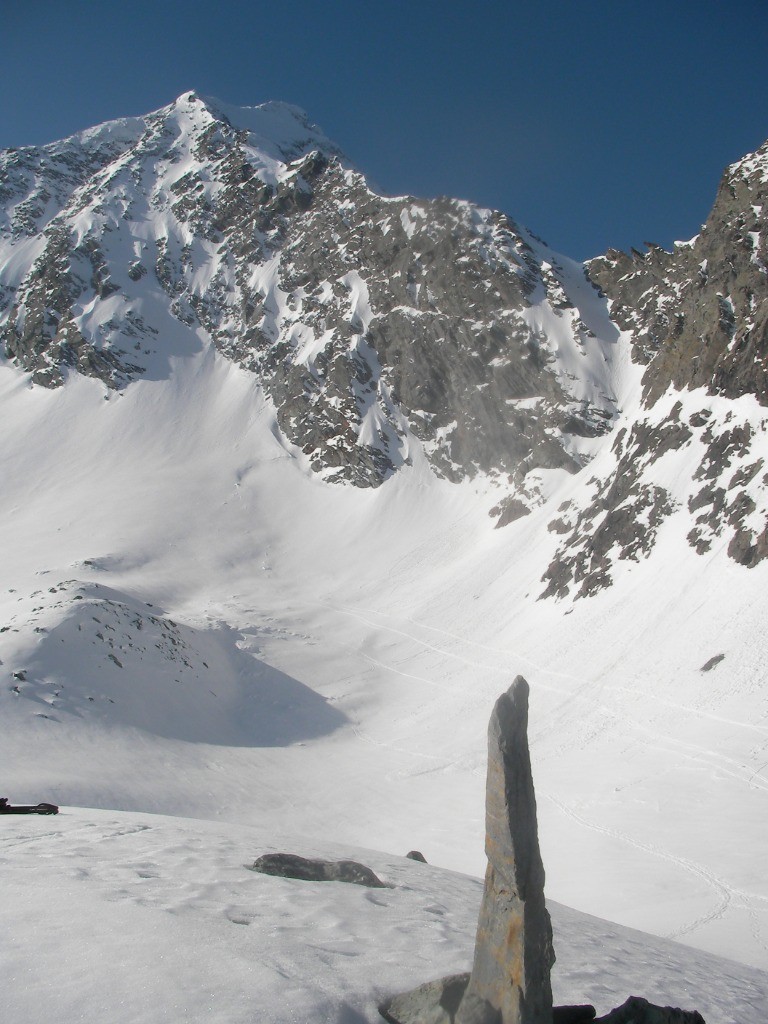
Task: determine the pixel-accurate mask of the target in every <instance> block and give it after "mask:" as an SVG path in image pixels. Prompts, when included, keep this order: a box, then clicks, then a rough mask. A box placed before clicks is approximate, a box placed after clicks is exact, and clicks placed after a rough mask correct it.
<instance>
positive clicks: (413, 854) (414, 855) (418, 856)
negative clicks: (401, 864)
mask: <svg viewBox="0 0 768 1024" xmlns="http://www.w3.org/2000/svg"><path fill="white" fill-rule="evenodd" d="M405 856H406V857H407V858H408V860H417V861H419V863H420V864H426V863H427V858H426V857H425V856H424V854H423V853H420V852H419V851H418V850H410V851H409V852H408V853H406V855H405Z"/></svg>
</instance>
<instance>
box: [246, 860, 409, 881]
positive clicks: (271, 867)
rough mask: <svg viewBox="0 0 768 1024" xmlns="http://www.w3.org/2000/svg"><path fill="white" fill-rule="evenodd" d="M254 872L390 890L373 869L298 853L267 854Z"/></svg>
mask: <svg viewBox="0 0 768 1024" xmlns="http://www.w3.org/2000/svg"><path fill="white" fill-rule="evenodd" d="M251 870H252V871H259V872H260V873H261V874H263V875H277V876H279V877H280V878H298V879H301V880H302V881H305V882H350V883H352V884H353V885H365V886H368V887H369V888H371V889H387V888H389V886H387V884H386V883H385V882H382V881H381V879H380V878H378V877H377V876H376V874H375V873H374V872H373V871H371V869H370V868H368V867H366V866H365V864H360V863H358V862H357V861H355V860H336V861H334V860H322V859H319V858H317V859H316V858H307V857H299V856H298V855H297V854H295V853H266V854H264V855H263V856H262V857H258V858H257V859H256V860H255V861H254V862H253V864H252V866H251Z"/></svg>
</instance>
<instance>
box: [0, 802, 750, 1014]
mask: <svg viewBox="0 0 768 1024" xmlns="http://www.w3.org/2000/svg"><path fill="white" fill-rule="evenodd" d="M2 826H3V827H2V832H1V833H0V858H2V874H3V926H2V927H3V932H4V934H3V942H2V952H0V964H2V978H3V1004H4V1010H5V1013H4V1017H5V1019H6V1020H8V1021H24V1022H25V1024H49V1022H50V1021H52V1020H56V1021H58V1022H60V1024H74V1022H75V1021H83V1020H87V1021H95V1020H109V1021H111V1022H113V1024H129V1022H130V1024H156V1022H158V1021H166V1020H167V1021H188V1022H190V1024H194V1022H198V1021H199V1022H201V1024H202V1022H205V1024H219V1022H220V1024H241V1022H242V1024H250V1022H252V1021H254V1020H260V1021H264V1022H266V1024H285V1022H286V1021H296V1022H304V1021H315V1022H318V1024H321V1022H342V1024H362V1022H368V1024H376V1022H377V1021H380V1020H381V1018H380V1017H379V1014H378V1012H377V1005H378V1004H379V1003H380V1002H381V1001H383V1000H384V999H386V998H387V997H389V996H391V995H392V994H394V993H395V992H398V991H403V990H405V989H407V988H409V987H411V986H415V985H417V984H420V983H421V982H423V981H427V980H430V979H431V978H435V977H439V976H441V975H443V974H447V973H452V972H456V971H462V970H467V969H468V967H469V965H470V963H471V957H472V948H473V942H474V929H475V924H476V917H477V912H478V909H479V903H480V895H481V891H482V887H481V883H480V882H479V880H477V879H474V878H468V877H466V876H462V875H459V874H455V873H454V872H450V871H445V870H441V869H439V868H435V867H432V866H429V865H424V864H419V863H416V862H414V861H410V860H406V859H405V858H404V857H398V856H393V855H391V854H382V853H373V852H372V851H368V850H359V849H354V848H351V849H350V848H348V847H341V846H338V845H336V846H333V845H330V844H326V843H319V842H316V841H314V840H308V839H306V838H301V837H296V836H289V835H285V834H282V835H279V836H278V835H275V834H273V833H271V832H270V833H269V834H268V835H267V834H265V832H264V830H263V829H261V828H258V827H253V826H251V827H247V826H243V825H231V824H228V825H223V824H221V823H214V822H207V821H194V820H191V819H181V818H169V817H162V816H155V815H149V814H135V813H125V812H123V813H118V812H114V811H93V810H86V809H81V808H77V809H76V808H69V807H67V808H63V809H62V813H61V814H60V815H59V816H58V817H56V818H34V817H13V818H5V819H3V821H2ZM277 850H291V851H297V850H300V851H301V852H303V853H304V854H306V855H312V856H326V857H333V858H341V857H350V856H352V857H354V858H355V859H358V860H361V861H362V862H363V863H366V864H368V865H370V866H371V867H372V868H373V869H374V870H375V871H376V872H377V873H378V875H379V877H380V878H381V879H382V880H383V881H386V882H387V883H388V884H389V885H390V886H391V888H386V889H367V888H364V887H362V886H356V885H348V884H345V883H341V882H301V881H296V880H293V879H283V878H274V877H270V876H267V875H260V874H257V873H255V872H252V871H249V870H248V867H249V865H250V864H251V863H252V862H253V860H254V858H255V857H256V856H258V855H260V854H261V853H264V852H271V851H277ZM403 852H405V851H403ZM550 910H551V913H552V916H553V925H554V933H555V951H556V953H557V963H556V965H555V967H554V970H553V977H552V981H553V990H554V998H555V1002H556V1003H563V1002H592V1003H593V1004H594V1005H595V1006H596V1007H597V1009H598V1012H600V1013H604V1012H607V1011H608V1010H609V1009H610V1008H612V1007H613V1006H615V1005H619V1004H620V1003H622V1002H624V1000H625V998H626V997H627V996H628V995H629V994H632V993H638V992H641V993H642V994H643V995H645V996H646V997H647V998H649V999H650V1000H652V1001H653V1002H656V1003H659V1004H661V1005H674V1006H683V1007H688V1008H693V1007H696V1008H698V1009H699V1011H700V1012H701V1013H702V1014H703V1015H704V1018H705V1019H706V1021H707V1022H708V1024H762V1022H763V1021H764V1019H765V1014H764V1011H765V1006H766V1005H768V974H766V973H765V972H762V971H758V970H755V969H750V968H748V967H745V966H743V965H741V964H737V963H734V962H732V961H727V960H723V959H720V958H716V957H713V956H711V955H709V954H706V953H702V952H700V951H696V950H693V949H690V948H688V947H685V946H682V945H679V944H677V943H674V942H668V941H664V940H659V939H656V938H652V937H650V936H648V935H643V934H642V933H640V932H636V931H632V930H630V929H626V928H620V927H618V926H615V925H609V924H607V923H605V922H603V921H599V920H597V919H596V918H593V917H589V916H587V915H584V914H579V913H577V912H575V911H573V910H568V909H567V908H565V907H562V906H560V905H559V904H551V905H550Z"/></svg>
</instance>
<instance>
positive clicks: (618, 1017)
mask: <svg viewBox="0 0 768 1024" xmlns="http://www.w3.org/2000/svg"><path fill="white" fill-rule="evenodd" d="M594 1024H705V1021H704V1018H703V1017H702V1016H701V1014H700V1013H699V1012H698V1010H679V1009H677V1007H674V1006H656V1005H655V1004H654V1003H649V1002H648V1000H647V999H643V998H642V997H641V996H630V997H629V999H628V1000H627V1001H626V1003H622V1005H621V1006H617V1007H616V1009H615V1010H611V1012H610V1013H607V1014H606V1015H605V1016H604V1017H598V1018H597V1019H596V1020H595V1022H594Z"/></svg>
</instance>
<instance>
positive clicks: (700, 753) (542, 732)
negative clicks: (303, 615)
mask: <svg viewBox="0 0 768 1024" xmlns="http://www.w3.org/2000/svg"><path fill="white" fill-rule="evenodd" d="M334 610H335V611H338V612H341V613H342V614H345V615H349V616H350V617H352V618H355V619H357V620H358V621H360V622H363V623H364V624H365V625H368V626H371V627H373V628H376V629H384V630H386V631H387V632H389V633H393V634H395V635H397V636H401V637H405V638H406V639H408V640H411V641H413V642H414V643H416V644H418V645H419V646H421V647H423V648H424V649H426V650H429V651H432V652H433V653H436V654H439V655H440V656H442V657H447V658H451V659H453V660H455V661H460V662H462V663H464V664H467V665H472V666H477V667H480V668H483V669H487V670H489V671H492V672H495V673H497V674H500V675H505V676H507V677H508V676H509V668H508V666H506V665H505V666H503V667H500V666H498V665H493V664H489V663H488V662H481V661H478V660H477V659H476V658H469V657H464V656H462V655H460V654H456V653H455V652H453V651H449V650H446V648H445V647H436V646H435V645H434V644H430V643H428V642H426V641H424V640H422V639H421V638H420V637H418V636H416V635H415V634H414V633H411V632H408V631H406V630H403V629H397V628H395V627H393V626H387V625H384V624H382V623H381V622H377V621H376V620H375V618H371V617H370V616H374V615H379V616H382V617H386V618H394V617H395V616H392V615H389V614H388V613H386V612H372V611H370V610H368V611H366V612H365V614H363V613H361V612H359V611H355V610H353V609H351V608H343V607H336V608H335V609H334ZM406 621H407V622H411V623H412V624H413V625H415V626H418V627H419V628H422V629H428V630H431V631H433V632H436V633H440V634H442V635H444V636H446V637H448V638H449V639H450V640H453V641H456V642H458V643H460V644H465V645H467V646H472V647H477V648H479V649H481V650H485V651H489V652H491V653H493V654H498V655H499V656H501V657H507V658H511V657H515V658H518V659H519V660H522V661H526V662H527V663H528V664H529V665H530V667H531V668H532V669H534V670H535V671H536V672H539V673H541V674H542V675H545V676H554V677H556V678H560V679H564V680H565V679H569V680H572V681H573V682H575V683H576V684H577V685H578V686H579V689H578V690H576V691H568V690H564V689H561V688H558V687H555V686H552V685H551V684H549V683H542V682H541V680H537V681H536V685H537V686H540V687H541V688H542V689H546V690H549V691H550V692H554V693H557V694H559V695H561V696H563V697H565V698H566V699H565V701H564V702H563V704H562V705H561V706H560V708H559V709H558V711H557V712H556V714H555V715H552V716H550V717H549V719H548V721H547V723H546V724H545V725H543V726H539V728H538V730H537V732H536V734H535V737H533V738H534V739H535V740H537V741H538V740H541V739H543V738H544V737H545V736H547V735H550V734H551V733H553V732H554V731H556V730H557V729H558V727H559V723H560V721H561V720H562V719H563V718H565V717H567V716H566V715H565V714H564V712H565V708H566V707H567V706H568V705H569V704H570V703H573V702H575V701H583V702H584V703H586V704H588V705H589V706H590V708H591V710H592V711H597V712H599V713H600V714H602V715H604V716H605V717H606V718H608V719H613V720H619V721H621V722H623V724H624V725H626V726H627V727H628V728H630V729H632V730H633V731H635V732H640V733H642V734H644V735H646V736H648V738H649V739H650V740H651V743H650V744H649V745H650V746H652V747H653V748H655V749H658V750H665V751H667V752H673V753H680V754H682V755H683V756H685V757H686V758H687V759H688V760H691V761H699V762H700V763H702V764H706V765H708V766H709V767H713V768H716V769H717V770H719V771H722V772H725V773H726V774H727V775H730V776H731V777H733V778H735V779H738V780H739V781H740V782H743V783H745V784H746V785H748V786H749V787H750V788H753V789H762V790H765V791H767V792H768V781H766V780H763V779H759V781H756V780H757V779H758V772H756V771H755V770H753V769H752V768H751V766H747V765H744V764H741V763H740V762H738V761H737V760H735V759H734V758H732V757H729V756H728V755H726V754H721V753H720V752H719V751H717V750H712V749H711V748H708V747H701V746H699V745H698V744H695V743H691V742H690V741H686V740H682V739H679V738H677V737H672V736H669V735H668V736H667V737H666V739H667V740H668V741H669V743H670V744H671V745H670V746H666V747H665V746H662V745H661V744H660V743H659V728H658V726H654V728H653V729H651V728H650V727H648V726H644V725H642V724H641V723H639V722H638V721H637V719H635V718H632V717H630V716H629V715H627V714H626V713H624V712H623V711H621V710H619V709H617V708H615V707H613V706H611V705H608V704H606V703H604V702H603V701H601V700H597V699H596V698H594V697H592V696H590V695H589V693H588V692H587V691H588V690H590V689H597V688H600V689H601V691H602V692H603V693H605V686H604V684H603V683H602V681H601V680H599V679H596V680H584V679H582V678H580V677H579V676H576V675H573V674H572V673H565V672H557V671H554V670H552V669H548V668H545V667H544V666H542V665H541V664H540V663H537V662H536V661H534V660H533V659H531V658H530V657H528V656H526V655H524V654H521V653H520V652H518V651H512V650H509V649H504V648H494V647H491V646H489V645H487V644H479V643H477V642H476V641H473V640H469V639H466V638H465V637H462V636H460V635H458V634H456V633H451V632H449V631H448V630H445V629H440V628H438V627H434V626H429V625H427V624H426V623H423V622H418V621H417V620H414V619H411V618H408V619H406ZM363 656H364V657H367V656H366V655H363ZM369 660H372V659H369ZM377 664H379V665H380V666H381V667H384V668H386V669H387V671H391V672H395V673H397V674H399V675H405V676H406V677H407V678H413V679H420V678H421V677H418V676H410V675H408V674H407V673H403V672H401V671H399V670H398V669H395V668H393V667H391V666H388V665H384V663H382V662H377ZM422 681H425V682H427V680H422ZM431 685H438V684H436V683H432V684H431ZM613 690H616V691H617V692H621V693H627V694H629V695H630V696H635V695H636V694H635V692H634V691H633V690H631V689H629V688H628V687H622V686H618V685H614V684H612V685H611V688H610V689H609V690H608V693H610V692H612V691H613ZM643 696H644V698H647V697H651V699H653V700H657V698H656V695H655V694H653V693H647V692H646V693H644V694H643ZM658 702H659V703H661V704H669V705H670V706H673V707H675V709H676V710H680V711H685V712H686V713H688V714H691V715H701V717H709V718H712V719H714V720H716V721H720V722H723V723H726V724H732V725H736V726H740V727H743V728H748V729H753V730H754V731H756V732H759V733H761V734H766V735H768V730H766V729H763V728H761V727H760V726H754V725H751V724H750V723H745V722H739V721H733V720H730V719H726V718H722V717H718V716H715V715H709V714H702V713H701V712H699V711H698V709H695V708H690V707H688V706H685V705H682V704H676V703H673V702H668V701H666V699H665V698H658ZM688 751H693V753H688Z"/></svg>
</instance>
